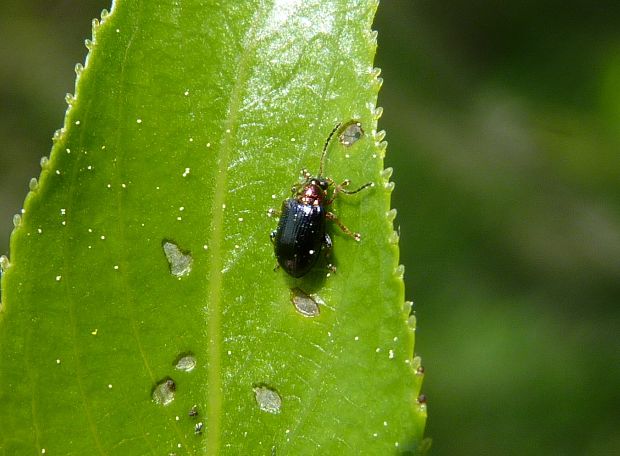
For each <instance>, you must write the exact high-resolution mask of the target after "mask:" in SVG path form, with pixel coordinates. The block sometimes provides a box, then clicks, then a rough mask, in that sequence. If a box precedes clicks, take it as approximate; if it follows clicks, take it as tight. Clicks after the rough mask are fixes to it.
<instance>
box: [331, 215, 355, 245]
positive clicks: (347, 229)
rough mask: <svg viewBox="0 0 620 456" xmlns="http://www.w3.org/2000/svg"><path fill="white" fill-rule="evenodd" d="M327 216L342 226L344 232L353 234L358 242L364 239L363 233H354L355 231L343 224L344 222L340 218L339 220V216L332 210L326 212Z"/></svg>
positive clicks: (349, 234)
mask: <svg viewBox="0 0 620 456" xmlns="http://www.w3.org/2000/svg"><path fill="white" fill-rule="evenodd" d="M325 216H326V217H327V218H328V219H330V220H331V221H332V222H334V223H335V224H336V225H338V226H339V227H340V229H341V230H342V232H343V233H345V234H346V235H348V236H351V237H352V238H353V239H355V240H356V241H357V242H359V241H361V240H362V235H361V234H359V233H354V232H353V231H351V230H350V229H349V228H347V227H346V226H345V225H343V224H342V222H341V221H340V220H338V218H337V217H336V216H335V215H334V214H333V213H331V212H327V213H326V214H325Z"/></svg>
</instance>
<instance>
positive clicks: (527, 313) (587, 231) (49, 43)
mask: <svg viewBox="0 0 620 456" xmlns="http://www.w3.org/2000/svg"><path fill="white" fill-rule="evenodd" d="M2 3H3V5H2V6H3V7H2V9H3V12H2V15H1V16H0V144H1V146H0V253H7V252H8V238H9V233H10V231H11V228H12V216H13V214H14V213H17V212H19V210H20V208H21V204H22V202H23V199H24V196H25V194H26V191H27V188H28V181H29V179H30V177H33V176H38V175H39V165H38V163H39V158H40V157H41V156H42V155H47V154H48V153H49V150H50V147H51V135H52V133H53V131H54V130H55V129H57V128H59V127H60V126H61V125H62V122H63V116H64V111H65V102H64V95H65V93H66V92H72V91H73V84H74V78H75V74H74V72H73V67H74V65H75V63H76V62H83V60H84V57H85V55H86V49H85V47H84V45H83V40H84V38H87V37H90V21H91V19H92V18H93V17H96V16H98V14H99V12H100V10H101V9H102V8H109V7H110V4H109V3H110V2H109V0H59V1H55V2H49V1H43V0H3V2H2ZM375 28H376V29H377V30H379V45H380V49H379V54H378V56H377V66H379V67H381V68H382V69H383V77H384V78H385V84H384V87H383V89H382V91H381V95H380V103H379V104H380V105H382V106H383V107H384V108H385V114H384V116H383V118H382V120H381V122H380V123H381V127H382V128H384V129H386V130H387V131H388V136H387V139H388V140H389V144H390V145H389V147H388V159H387V162H388V163H387V164H388V165H389V166H393V167H394V168H395V173H394V180H395V181H396V184H397V186H396V191H395V192H394V201H393V204H394V207H396V208H398V210H399V217H398V218H397V224H400V227H401V247H402V251H401V253H402V263H404V264H405V265H406V267H407V269H406V274H405V276H406V277H405V279H406V284H407V294H408V296H409V297H410V298H411V299H413V300H414V301H415V308H416V312H417V316H418V325H419V327H418V332H417V341H416V349H417V352H418V354H420V355H421V356H422V359H423V361H424V366H425V368H426V373H427V375H426V379H425V383H424V388H423V390H424V392H425V393H426V395H427V397H428V406H429V419H428V425H427V432H426V434H427V436H429V437H431V438H432V439H433V450H432V454H433V455H481V454H489V455H512V454H514V455H529V454H540V455H611V454H620V432H619V429H620V306H619V305H618V304H619V301H620V2H618V1H617V0H616V1H598V2H586V1H577V0H568V1H562V2H560V1H557V0H550V1H543V2H539V1H532V0H524V1H520V2H512V4H511V3H509V2H500V1H498V0H495V1H492V0H489V1H480V0H470V1H464V0H453V1H451V2H436V1H430V0H425V1H422V0H420V1H404V0H385V1H383V3H382V4H381V6H380V9H379V14H378V17H377V20H376V25H375ZM41 261H44V259H43V258H42V259H41Z"/></svg>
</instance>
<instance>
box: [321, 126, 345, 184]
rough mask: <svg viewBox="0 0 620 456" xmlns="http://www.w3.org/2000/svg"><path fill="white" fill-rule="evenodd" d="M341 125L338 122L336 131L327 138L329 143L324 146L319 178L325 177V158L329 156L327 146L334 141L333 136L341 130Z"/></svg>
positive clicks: (326, 142)
mask: <svg viewBox="0 0 620 456" xmlns="http://www.w3.org/2000/svg"><path fill="white" fill-rule="evenodd" d="M340 125H342V123H341V122H338V123H337V124H336V126H335V127H334V129H333V130H332V131H331V133H330V134H329V136H328V137H327V141H325V144H324V145H323V153H322V155H321V167H320V168H319V177H321V176H322V175H323V165H324V164H325V156H326V155H327V146H329V142H330V141H331V140H332V136H334V133H336V132H337V131H338V129H339V128H340Z"/></svg>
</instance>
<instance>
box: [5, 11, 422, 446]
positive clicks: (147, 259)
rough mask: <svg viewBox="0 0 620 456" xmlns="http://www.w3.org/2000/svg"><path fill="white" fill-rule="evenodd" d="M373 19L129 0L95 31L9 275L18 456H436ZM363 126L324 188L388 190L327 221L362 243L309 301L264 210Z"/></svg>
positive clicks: (10, 437)
mask: <svg viewBox="0 0 620 456" xmlns="http://www.w3.org/2000/svg"><path fill="white" fill-rule="evenodd" d="M376 7H377V4H376V1H375V0H360V1H355V2H353V1H350V0H347V1H345V0H339V1H337V0H331V1H327V0H315V1H303V2H302V1H272V2H267V1H258V0H256V1H244V2H222V3H221V4H218V3H217V2H206V1H200V0H184V1H183V2H178V1H172V0H166V1H159V2H147V1H139V0H133V1H130V0H125V1H118V2H117V3H116V4H115V6H114V9H113V11H112V13H110V14H107V13H106V12H104V13H103V14H102V22H101V24H99V23H98V22H96V21H95V23H94V27H93V40H92V43H88V46H89V47H90V49H91V52H90V54H89V56H88V58H87V60H86V65H85V68H84V69H83V70H82V69H81V67H78V68H77V70H78V80H77V83H76V92H77V93H76V97H75V98H73V97H69V100H68V101H69V102H70V107H69V110H68V111H67V116H66V120H65V127H64V128H63V129H62V130H60V131H59V132H58V133H57V135H56V136H55V144H54V147H53V149H52V153H51V157H50V160H49V161H48V162H46V163H43V171H42V174H41V178H40V184H39V185H38V186H36V185H34V183H33V186H32V188H33V190H32V192H31V193H30V194H29V195H28V197H27V198H26V202H25V205H24V208H25V213H24V214H23V217H22V220H21V224H20V225H19V227H18V228H17V229H16V230H15V231H14V233H13V235H12V237H11V264H10V266H8V265H7V264H5V267H4V275H3V277H2V292H3V294H2V302H3V307H2V314H0V315H1V317H0V319H1V320H0V404H2V406H1V407H0V449H1V450H2V451H1V453H2V454H6V455H14V454H20V455H22V454H41V453H43V452H44V450H45V453H46V454H53V455H56V454H75V455H84V454H106V455H108V454H109V455H112V454H114V455H116V454H118V455H139V454H158V455H161V454H165V455H167V454H179V455H180V454H212V455H213V454H233V455H236V454H291V455H300V454H339V453H343V454H360V453H361V452H363V453H364V454H389V453H400V452H409V451H414V450H415V449H416V448H417V447H418V445H419V444H420V441H421V436H422V430H423V425H424V420H425V415H426V409H425V405H424V404H423V403H420V402H421V401H418V400H417V397H418V393H419V389H420V383H421V379H422V375H421V374H422V369H421V368H419V358H413V330H412V328H413V324H414V322H413V320H411V321H408V318H409V310H410V305H409V304H407V303H405V301H404V287H403V281H402V268H401V267H398V247H397V241H398V236H397V235H396V233H395V232H394V231H393V227H392V220H393V217H394V215H395V212H394V211H391V212H390V211H389V210H390V203H389V202H390V192H391V190H392V188H393V185H392V184H390V183H389V182H388V179H389V176H390V172H389V171H384V170H383V156H384V151H385V143H383V142H382V139H383V133H381V132H380V133H377V132H376V129H377V119H378V118H379V117H380V114H381V110H380V109H378V108H376V98H377V93H378V90H379V87H380V83H381V81H380V79H378V77H377V76H378V72H376V71H375V70H374V69H373V66H372V60H373V57H374V54H375V49H376V42H375V39H376V34H375V33H374V32H372V31H371V23H372V18H373V15H374V12H375V9H376ZM351 121H357V122H359V123H360V124H361V126H362V129H363V130H364V131H365V134H364V135H363V136H362V137H361V138H360V139H359V140H357V141H355V142H354V144H351V145H345V144H343V142H342V141H340V140H339V136H340V135H341V133H342V132H343V129H340V130H339V131H338V133H337V138H336V139H335V140H334V141H333V142H332V143H331V144H330V145H329V151H328V155H327V159H326V166H325V175H326V176H328V177H330V178H332V179H334V181H335V182H341V181H343V180H344V179H351V181H352V187H351V188H354V187H355V186H356V185H361V184H364V183H366V182H373V183H375V186H374V187H372V188H370V189H366V190H363V191H362V192H360V193H358V194H355V195H339V196H338V198H337V199H336V200H335V201H334V203H333V205H331V206H330V210H333V211H334V213H336V214H337V216H338V217H339V219H340V220H341V221H342V222H343V223H344V224H345V225H347V226H349V227H351V229H352V230H354V231H359V232H360V233H361V234H362V240H361V242H359V243H358V242H355V240H353V239H352V238H351V237H349V236H347V235H345V234H344V233H343V232H341V231H340V230H339V229H338V227H337V226H336V225H335V224H330V226H329V232H330V234H331V236H332V238H333V241H334V249H333V255H332V257H331V261H332V262H333V263H335V265H336V266H337V273H336V274H332V275H331V276H330V277H326V269H325V268H324V266H325V262H322V263H321V264H320V265H319V266H317V268H315V270H314V271H313V272H311V273H310V274H309V275H308V276H306V277H304V278H302V279H292V278H291V277H289V276H287V275H286V274H285V272H284V271H282V270H276V271H274V266H275V264H276V260H275V258H274V254H273V247H272V245H271V243H270V241H269V233H270V231H271V230H272V229H273V228H275V225H276V223H277V221H276V220H275V219H274V218H270V217H269V216H268V211H269V209H270V208H278V206H279V205H280V204H281V202H282V201H283V200H284V199H285V198H287V197H289V195H290V188H291V185H293V184H295V183H298V182H299V170H300V169H302V168H308V169H310V170H311V171H312V172H313V173H314V172H316V171H317V170H318V168H319V161H320V156H321V149H322V146H323V143H324V142H325V140H326V137H327V136H328V134H329V132H330V131H331V130H332V128H333V127H334V125H336V124H337V123H338V122H345V123H347V125H350V124H351ZM295 300H297V308H296V307H295V306H294V305H293V303H292V301H295ZM317 305H318V311H319V312H320V313H319V314H318V315H315V314H316V311H317ZM201 426H202V427H201Z"/></svg>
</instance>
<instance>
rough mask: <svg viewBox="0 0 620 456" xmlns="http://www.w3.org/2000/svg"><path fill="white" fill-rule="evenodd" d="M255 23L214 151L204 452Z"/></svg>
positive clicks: (215, 407) (215, 427)
mask: <svg viewBox="0 0 620 456" xmlns="http://www.w3.org/2000/svg"><path fill="white" fill-rule="evenodd" d="M259 16H260V15H259V10H257V11H256V12H255V13H254V16H253V17H252V20H251V22H250V24H255V23H256V20H257V18H258V17H259ZM256 29H257V28H256V27H255V26H253V25H251V26H250V28H249V30H248V31H247V32H246V34H245V40H244V43H243V51H242V52H241V55H240V57H239V60H238V64H237V65H236V67H237V71H236V72H235V75H236V77H235V78H234V81H235V82H234V85H233V87H232V91H231V95H230V98H229V102H228V107H227V112H226V119H225V121H224V123H223V130H224V131H223V135H224V136H223V139H222V141H221V147H220V150H219V154H218V162H217V167H216V168H217V169H216V173H217V177H216V179H215V182H214V185H215V190H214V195H213V203H212V206H211V214H212V220H213V223H212V230H211V237H210V239H209V244H208V245H209V249H210V250H211V256H210V260H209V269H208V271H209V272H208V279H209V280H207V281H205V283H206V308H207V315H206V320H207V321H206V324H207V337H208V344H207V347H208V348H207V359H208V368H207V376H208V377H207V378H208V382H207V388H208V404H207V435H206V439H205V445H204V449H205V451H206V454H208V455H217V454H219V449H220V444H221V442H220V440H221V433H222V429H221V427H222V395H223V389H222V364H221V350H222V333H221V316H222V305H221V304H222V282H223V273H222V265H223V256H222V255H223V245H222V244H223V241H224V236H223V234H224V212H225V204H226V203H225V202H226V194H227V193H228V192H227V177H228V166H229V163H230V154H231V149H232V140H233V138H234V134H235V131H236V126H237V121H238V113H239V106H240V104H241V94H242V90H243V87H244V86H245V84H244V83H245V81H246V80H247V78H248V70H249V66H248V62H249V60H250V57H251V56H252V55H253V54H254V50H255V45H253V44H254V43H255V39H254V38H255V34H256Z"/></svg>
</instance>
